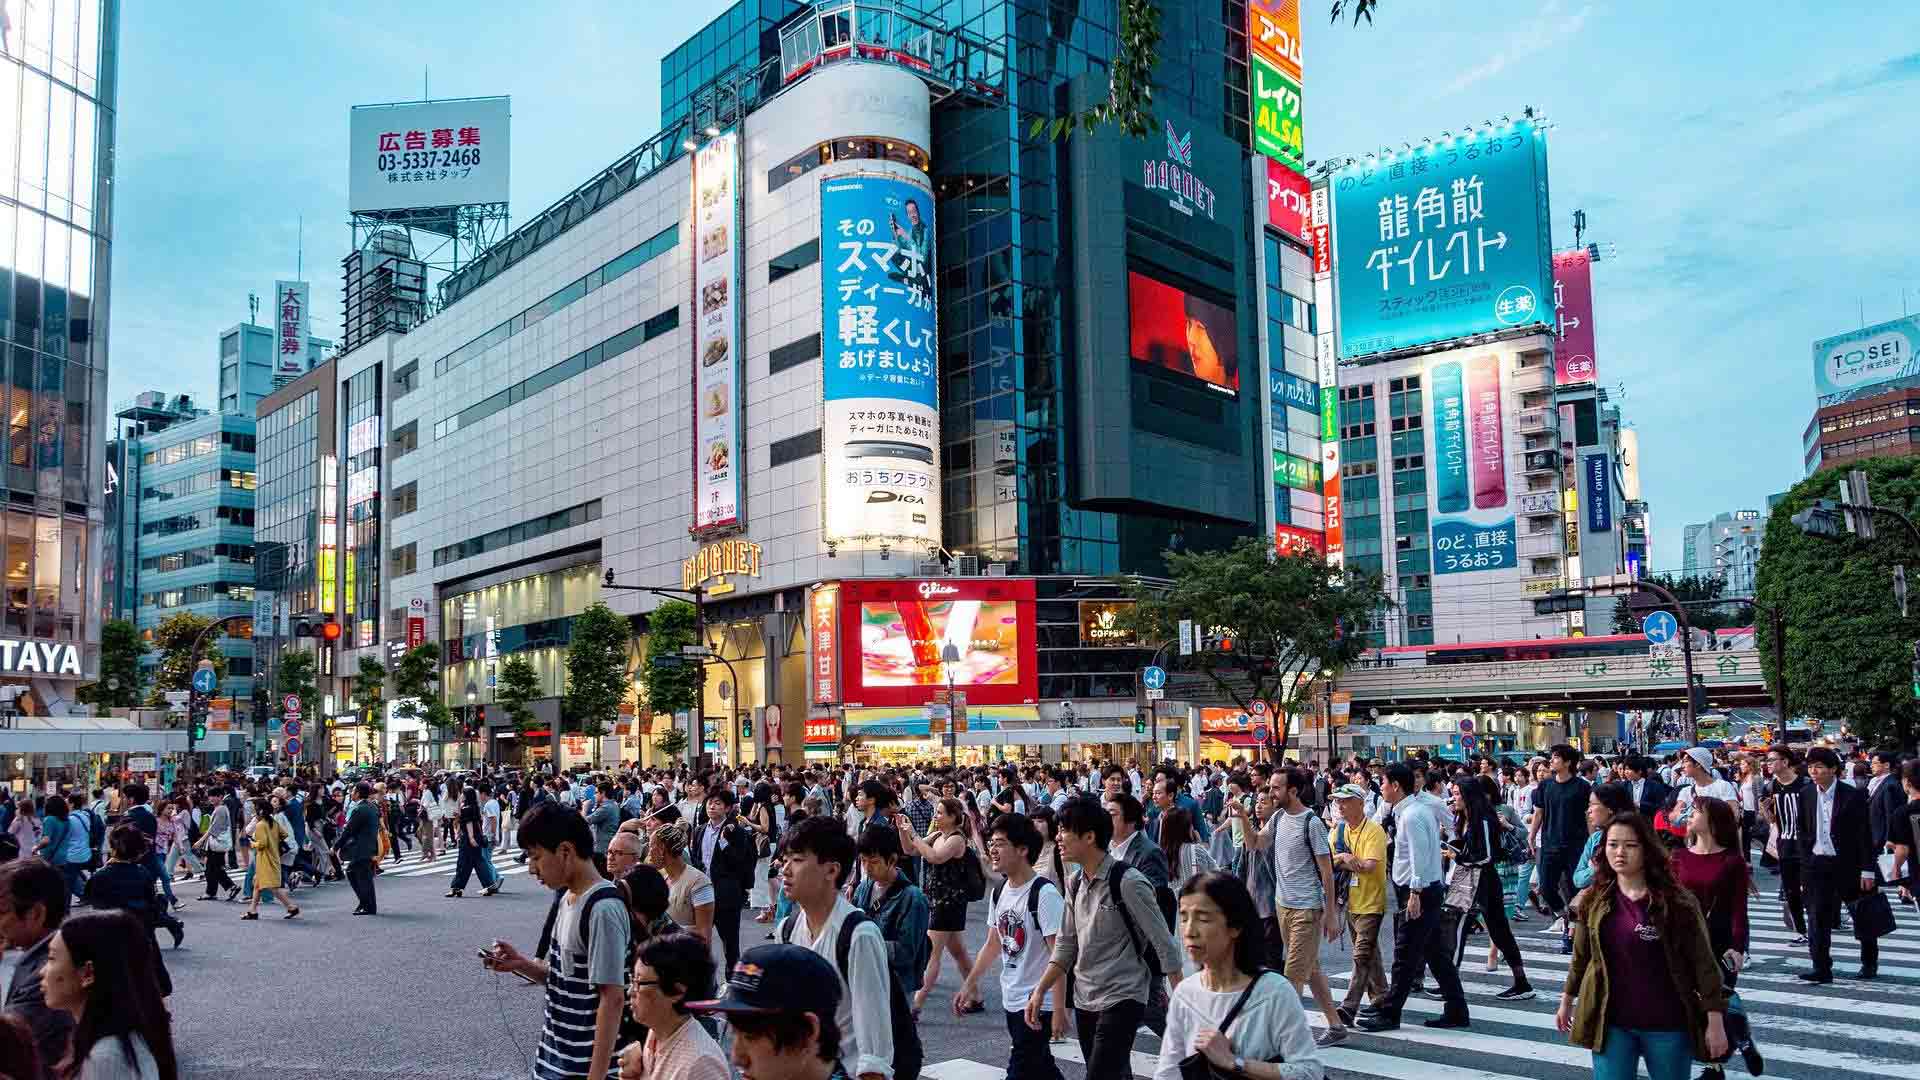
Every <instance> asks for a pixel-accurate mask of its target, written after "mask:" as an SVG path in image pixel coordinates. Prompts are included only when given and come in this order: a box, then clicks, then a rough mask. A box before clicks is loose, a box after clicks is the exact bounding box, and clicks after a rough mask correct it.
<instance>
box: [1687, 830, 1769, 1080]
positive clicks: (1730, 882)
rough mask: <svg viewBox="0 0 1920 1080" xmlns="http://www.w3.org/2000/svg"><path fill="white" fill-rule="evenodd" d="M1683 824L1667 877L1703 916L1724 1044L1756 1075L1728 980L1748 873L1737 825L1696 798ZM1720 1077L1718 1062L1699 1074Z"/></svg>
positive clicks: (1743, 936) (1734, 970)
mask: <svg viewBox="0 0 1920 1080" xmlns="http://www.w3.org/2000/svg"><path fill="white" fill-rule="evenodd" d="M1695 810H1696V812H1695V813H1694V815H1693V820H1692V821H1690V822H1688V823H1687V846H1686V847H1683V848H1676V849H1674V852H1673V878H1674V880H1675V881H1676V882H1678V883H1679V884H1680V885H1681V886H1682V887H1684V888H1686V889H1687V890H1689V891H1690V892H1692V893H1693V896H1694V899H1696V900H1698V901H1700V911H1701V912H1702V913H1703V914H1704V915H1705V916H1706V919H1707V940H1708V941H1710V942H1712V944H1713V955H1714V956H1715V957H1716V958H1717V959H1718V960H1719V961H1720V981H1721V983H1722V984H1724V985H1725V987H1726V991H1727V994H1728V1004H1727V1042H1728V1043H1730V1044H1732V1045H1731V1046H1730V1048H1729V1052H1728V1056H1729V1057H1731V1056H1732V1051H1733V1050H1738V1051H1740V1056H1741V1057H1742V1058H1744V1059H1745V1060H1746V1063H1747V1071H1748V1072H1750V1073H1752V1074H1753V1075H1755V1076H1759V1075H1760V1072H1761V1069H1762V1068H1763V1067H1764V1066H1765V1062H1764V1061H1763V1060H1762V1059H1761V1057H1760V1049H1759V1048H1758V1047H1756V1046H1755V1045H1754V1044H1753V1034H1752V1030H1751V1029H1750V1028H1749V1027H1748V1026H1747V1014H1746V1010H1744V1009H1743V1008H1741V1006H1740V999H1739V997H1738V995H1736V994H1734V982H1735V981H1736V980H1737V979H1738V978H1739V976H1740V969H1741V968H1743V967H1745V966H1746V964H1747V890H1748V887H1749V884H1748V883H1749V878H1750V873H1751V872H1750V871H1749V870H1748V869H1747V859H1746V853H1745V852H1743V851H1741V850H1740V849H1739V844H1740V825H1739V820H1738V819H1737V818H1736V817H1735V816H1734V810H1733V807H1731V806H1729V805H1728V804H1727V803H1725V802H1723V801H1721V800H1719V799H1704V798H1703V799H1701V800H1699V802H1698V803H1696V804H1695ZM1722 1075H1724V1070H1723V1069H1722V1067H1721V1064H1720V1063H1719V1062H1714V1063H1712V1064H1709V1065H1708V1066H1707V1067H1706V1069H1705V1070H1704V1071H1703V1072H1702V1073H1701V1076H1702V1077H1704V1078H1706V1080H1718V1077H1720V1076H1722Z"/></svg>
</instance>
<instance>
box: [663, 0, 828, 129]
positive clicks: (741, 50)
mask: <svg viewBox="0 0 1920 1080" xmlns="http://www.w3.org/2000/svg"><path fill="white" fill-rule="evenodd" d="M805 7H806V5H805V4H802V3H800V2H799V0H736V2H735V3H734V4H733V6H731V7H729V8H727V10H725V11H723V12H721V13H720V14H719V15H718V16H716V17H715V18H714V20H713V21H712V22H710V23H708V24H707V25H706V26H704V27H702V28H700V30H699V31H698V32H697V33H695V34H693V35H692V36H691V37H689V38H687V40H685V41H683V42H681V43H680V45H679V47H678V48H676V49H674V50H673V51H672V52H670V53H668V54H667V55H666V56H664V57H662V58H661V60H660V126H661V127H663V128H666V127H671V126H673V124H674V122H675V121H677V120H681V119H683V118H685V117H686V116H687V114H688V113H689V112H690V111H691V109H692V105H693V95H694V91H696V90H698V89H700V88H701V87H703V86H705V85H707V84H708V83H710V82H712V81H714V80H715V79H717V78H720V77H721V76H722V75H730V74H732V75H738V74H742V73H744V72H747V71H750V70H752V69H753V68H754V67H755V66H757V65H759V64H760V63H762V62H763V61H766V60H770V59H772V58H773V57H776V56H779V55H780V37H779V34H778V32H777V28H778V27H779V25H780V23H781V22H782V21H783V20H784V19H785V18H786V17H787V16H789V15H791V14H793V13H794V12H796V11H802V10H804V9H805Z"/></svg>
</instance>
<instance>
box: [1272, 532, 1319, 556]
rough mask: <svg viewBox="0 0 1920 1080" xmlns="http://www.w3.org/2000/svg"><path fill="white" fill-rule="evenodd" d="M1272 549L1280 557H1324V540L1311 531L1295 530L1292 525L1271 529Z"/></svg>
mask: <svg viewBox="0 0 1920 1080" xmlns="http://www.w3.org/2000/svg"><path fill="white" fill-rule="evenodd" d="M1273 549H1274V550H1275V551H1277V552H1279V553H1280V554H1281V555H1302V554H1307V553H1311V554H1314V555H1324V554H1325V553H1326V550H1327V546H1326V540H1325V538H1324V537H1322V536H1321V535H1320V534H1319V533H1317V532H1314V531H1313V530H1312V529H1302V528H1297V527H1295V526H1292V525H1275V526H1274V527H1273Z"/></svg>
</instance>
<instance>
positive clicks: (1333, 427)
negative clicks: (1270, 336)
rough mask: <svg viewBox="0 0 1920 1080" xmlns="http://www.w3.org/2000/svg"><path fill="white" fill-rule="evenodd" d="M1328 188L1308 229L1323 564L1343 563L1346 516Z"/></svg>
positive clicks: (1319, 193) (1320, 190) (1319, 194)
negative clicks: (1317, 393)
mask: <svg viewBox="0 0 1920 1080" xmlns="http://www.w3.org/2000/svg"><path fill="white" fill-rule="evenodd" d="M1327 198H1328V196H1327V187H1326V185H1325V184H1318V185H1315V187H1314V189H1313V199H1312V201H1311V202H1310V203H1309V204H1308V206H1309V219H1308V228H1309V229H1310V230H1311V231H1312V233H1313V304H1314V309H1315V310H1316V311H1317V312H1319V313H1320V318H1319V323H1318V332H1317V333H1316V334H1315V336H1314V357H1313V359H1314V366H1315V368H1316V369H1317V374H1318V375H1319V376H1320V380H1319V385H1320V499H1321V529H1322V536H1323V537H1324V540H1323V543H1324V544H1325V549H1324V550H1325V551H1326V555H1327V565H1329V566H1332V567H1335V568H1338V567H1341V566H1344V565H1345V564H1346V549H1345V531H1344V528H1343V524H1344V518H1345V512H1344V507H1343V505H1342V503H1341V491H1340V388H1339V381H1340V369H1339V366H1338V364H1337V363H1336V362H1335V359H1334V335H1333V318H1332V313H1333V273H1332V271H1333V264H1332V262H1331V251H1332V245H1331V244H1329V243H1328V240H1327V237H1328V229H1327Z"/></svg>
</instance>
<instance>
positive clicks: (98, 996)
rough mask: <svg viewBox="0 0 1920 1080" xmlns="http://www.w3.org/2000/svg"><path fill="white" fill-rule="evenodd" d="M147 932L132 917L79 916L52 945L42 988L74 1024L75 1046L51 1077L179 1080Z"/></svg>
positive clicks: (119, 913)
mask: <svg viewBox="0 0 1920 1080" xmlns="http://www.w3.org/2000/svg"><path fill="white" fill-rule="evenodd" d="M157 955H159V953H158V952H157V951H156V950H155V949H154V948H153V942H152V940H151V939H150V938H149V937H148V934H147V930H146V928H145V927H143V926H142V925H141V924H140V922H139V921H138V920H137V919H135V918H134V917H133V916H132V915H129V914H127V913H126V912H124V911H98V912H89V913H87V914H84V915H74V916H72V917H70V918H68V919H67V921H66V922H64V923H62V924H60V929H59V930H58V931H56V932H55V933H54V935H53V940H52V941H50V942H49V943H48V944H47V963H46V967H45V968H43V969H42V970H41V974H40V988H41V991H42V993H44V994H45V996H46V1002H47V1007H48V1008H50V1009H58V1010H60V1011H61V1012H65V1013H70V1014H72V1016H73V1018H74V1027H73V1043H72V1045H71V1046H70V1047H69V1049H68V1051H67V1058H66V1060H65V1061H62V1062H59V1063H57V1064H56V1065H55V1066H54V1067H53V1068H52V1069H50V1070H49V1075H53V1076H66V1077H73V1078H75V1080H179V1077H180V1066H179V1063H178V1062H177V1061H176V1060H175V1058H174V1053H173V1031H172V1028H171V1026H170V1020H169V1018H168V1016H167V1011H166V1008H165V1006H164V1005H163V1001H164V999H163V998H162V997H161V994H160V982H159V979H158V977H157V975H156V974H155V971H154V966H153V958H154V957H155V956H157Z"/></svg>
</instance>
